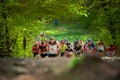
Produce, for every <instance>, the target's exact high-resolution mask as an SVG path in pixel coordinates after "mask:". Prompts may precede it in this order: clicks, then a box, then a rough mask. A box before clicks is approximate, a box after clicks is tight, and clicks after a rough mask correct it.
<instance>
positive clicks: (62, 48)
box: [59, 44, 67, 52]
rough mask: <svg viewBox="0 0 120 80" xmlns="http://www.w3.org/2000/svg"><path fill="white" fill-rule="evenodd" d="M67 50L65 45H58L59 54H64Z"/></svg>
mask: <svg viewBox="0 0 120 80" xmlns="http://www.w3.org/2000/svg"><path fill="white" fill-rule="evenodd" d="M66 49H67V45H65V44H64V45H60V47H59V50H60V52H64V51H65V50H66Z"/></svg>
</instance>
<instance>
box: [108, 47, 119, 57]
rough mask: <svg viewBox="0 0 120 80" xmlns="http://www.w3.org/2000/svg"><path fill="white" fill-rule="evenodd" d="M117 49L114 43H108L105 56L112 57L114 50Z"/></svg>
mask: <svg viewBox="0 0 120 80" xmlns="http://www.w3.org/2000/svg"><path fill="white" fill-rule="evenodd" d="M116 50H117V47H116V46H115V45H110V46H109V47H108V48H107V56H108V57H113V56H115V51H116Z"/></svg>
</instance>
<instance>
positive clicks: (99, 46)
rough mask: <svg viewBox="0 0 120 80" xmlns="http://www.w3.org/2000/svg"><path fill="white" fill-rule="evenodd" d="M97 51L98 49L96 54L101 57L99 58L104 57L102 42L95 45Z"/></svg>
mask: <svg viewBox="0 0 120 80" xmlns="http://www.w3.org/2000/svg"><path fill="white" fill-rule="evenodd" d="M97 45H98V46H97V49H98V53H99V54H100V55H101V56H104V55H105V54H104V51H105V44H104V42H103V40H100V41H99V42H98V44H97Z"/></svg>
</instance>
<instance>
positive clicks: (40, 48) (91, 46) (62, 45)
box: [32, 33, 117, 58]
mask: <svg viewBox="0 0 120 80" xmlns="http://www.w3.org/2000/svg"><path fill="white" fill-rule="evenodd" d="M40 36H41V39H40V41H38V42H35V44H34V45H33V47H32V52H33V55H34V57H36V56H37V55H40V56H41V57H42V58H45V57H57V56H61V57H63V56H65V57H72V56H73V55H75V56H78V57H82V56H83V55H84V54H100V55H101V56H109V57H113V56H114V55H115V51H116V49H117V48H116V46H115V45H110V46H108V47H106V46H105V43H104V42H103V40H100V41H99V42H98V43H97V44H95V43H94V41H93V40H92V38H89V39H88V40H87V41H86V42H85V43H84V41H83V40H79V39H76V40H75V41H74V42H73V43H70V42H69V40H61V41H57V40H55V38H54V37H50V39H49V40H47V39H46V36H45V34H44V33H43V34H41V35H40Z"/></svg>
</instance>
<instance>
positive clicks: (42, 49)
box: [39, 42, 48, 58]
mask: <svg viewBox="0 0 120 80" xmlns="http://www.w3.org/2000/svg"><path fill="white" fill-rule="evenodd" d="M47 49H48V48H47V43H46V42H41V44H40V45H39V53H40V56H41V57H42V58H45V57H46V56H47Z"/></svg>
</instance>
